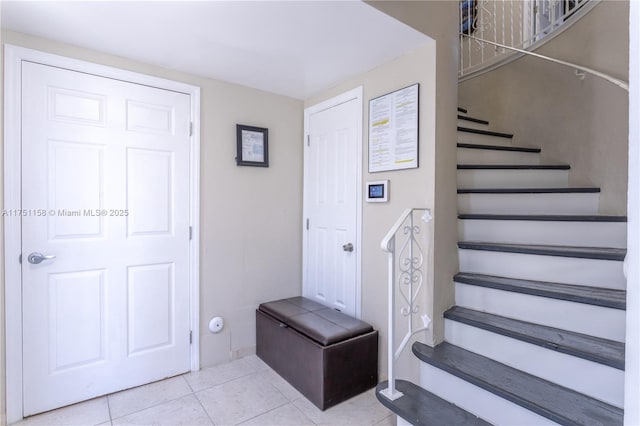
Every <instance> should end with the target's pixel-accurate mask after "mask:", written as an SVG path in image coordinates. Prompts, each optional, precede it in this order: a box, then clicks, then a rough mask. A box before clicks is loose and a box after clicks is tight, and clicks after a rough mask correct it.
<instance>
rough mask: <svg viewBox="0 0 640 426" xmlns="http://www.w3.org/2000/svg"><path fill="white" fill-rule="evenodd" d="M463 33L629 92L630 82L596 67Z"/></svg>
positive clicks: (474, 38)
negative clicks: (586, 75) (595, 68)
mask: <svg viewBox="0 0 640 426" xmlns="http://www.w3.org/2000/svg"><path fill="white" fill-rule="evenodd" d="M461 35H463V36H464V37H467V38H469V39H472V40H476V41H478V42H480V43H487V44H490V45H492V46H496V47H500V48H502V49H508V50H513V51H515V52H518V53H522V54H524V55H529V56H533V57H536V58H540V59H544V60H546V61H549V62H554V63H556V64H560V65H565V66H567V67H571V68H575V69H576V70H579V71H582V72H586V73H588V74H591V75H594V76H596V77H600V78H602V79H604V80H606V81H608V82H609V83H611V84H615V85H616V86H618V87H620V88H622V89H623V90H626V91H627V92H629V83H627V82H626V81H623V80H620V79H617V78H615V77H612V76H610V75H608V74H605V73H603V72H600V71H596V70H594V69H591V68H588V67H584V66H582V65H578V64H574V63H572V62H567V61H563V60H560V59H556V58H552V57H550V56H545V55H541V54H539V53H535V52H530V51H528V50H524V49H518V48H517V47H511V46H507V45H505V44H501V43H496V42H494V41H489V40H485V39H482V38H478V37H475V36H472V35H468V34H464V33H461Z"/></svg>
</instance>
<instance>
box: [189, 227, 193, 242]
mask: <svg viewBox="0 0 640 426" xmlns="http://www.w3.org/2000/svg"><path fill="white" fill-rule="evenodd" d="M192 239H193V226H190V227H189V241H191V240H192Z"/></svg>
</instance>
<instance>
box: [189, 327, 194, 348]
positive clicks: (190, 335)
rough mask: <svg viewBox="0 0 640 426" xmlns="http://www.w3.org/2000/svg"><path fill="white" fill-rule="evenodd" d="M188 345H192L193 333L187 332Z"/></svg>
mask: <svg viewBox="0 0 640 426" xmlns="http://www.w3.org/2000/svg"><path fill="white" fill-rule="evenodd" d="M189 344H190V345H191V344H193V331H191V330H189Z"/></svg>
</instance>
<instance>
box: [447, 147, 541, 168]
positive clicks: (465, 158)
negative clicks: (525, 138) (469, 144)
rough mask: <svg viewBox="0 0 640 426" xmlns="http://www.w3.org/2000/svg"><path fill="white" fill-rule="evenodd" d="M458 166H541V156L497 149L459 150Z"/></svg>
mask: <svg viewBox="0 0 640 426" xmlns="http://www.w3.org/2000/svg"><path fill="white" fill-rule="evenodd" d="M457 155H458V164H540V154H539V153H531V152H518V151H498V150H495V149H476V148H458V151H457Z"/></svg>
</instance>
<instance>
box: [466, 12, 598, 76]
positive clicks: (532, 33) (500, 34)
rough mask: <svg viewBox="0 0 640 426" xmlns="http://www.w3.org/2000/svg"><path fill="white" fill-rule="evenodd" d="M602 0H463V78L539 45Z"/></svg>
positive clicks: (490, 67)
mask: <svg viewBox="0 0 640 426" xmlns="http://www.w3.org/2000/svg"><path fill="white" fill-rule="evenodd" d="M599 1H600V0H461V1H460V68H459V72H458V75H459V77H460V79H464V78H465V77H471V76H473V75H476V74H478V73H480V72H483V71H485V70H489V69H492V68H494V67H496V66H499V65H501V64H502V63H504V62H507V61H509V60H512V59H514V58H515V57H518V52H517V50H525V51H531V50H534V49H536V48H538V47H539V46H540V45H542V44H543V43H545V42H546V41H548V40H550V39H551V38H553V37H554V36H555V35H557V34H559V33H560V32H562V31H563V30H564V29H566V28H567V27H568V26H569V25H570V24H571V23H572V22H574V21H576V20H578V19H579V18H580V17H582V16H583V15H585V14H586V13H587V12H588V11H589V10H591V9H592V8H593V7H594V6H595V5H596V4H597V3H598V2H599ZM487 42H491V43H487ZM520 56H521V55H520Z"/></svg>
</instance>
